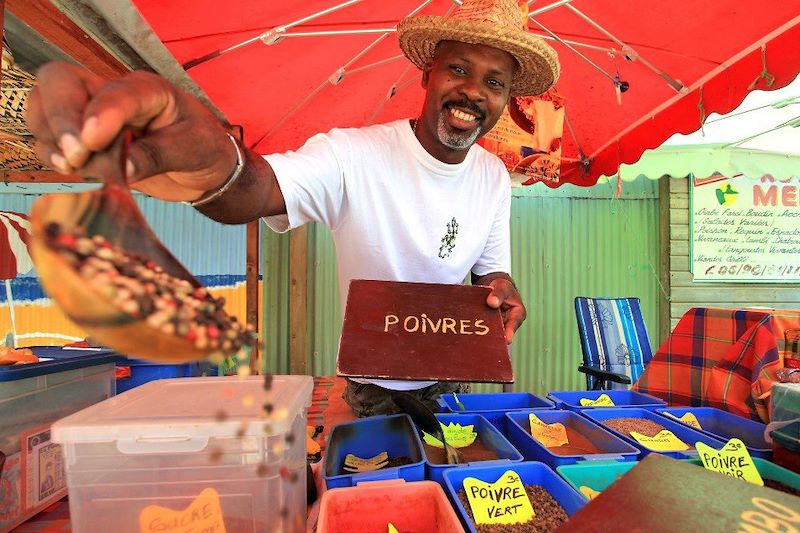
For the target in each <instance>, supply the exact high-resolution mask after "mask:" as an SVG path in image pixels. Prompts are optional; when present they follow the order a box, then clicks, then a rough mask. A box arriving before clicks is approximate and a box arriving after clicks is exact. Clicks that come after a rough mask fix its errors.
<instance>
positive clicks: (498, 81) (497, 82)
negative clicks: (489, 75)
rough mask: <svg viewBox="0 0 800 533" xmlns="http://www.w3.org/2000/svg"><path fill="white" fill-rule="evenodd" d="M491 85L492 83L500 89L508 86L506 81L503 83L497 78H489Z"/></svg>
mask: <svg viewBox="0 0 800 533" xmlns="http://www.w3.org/2000/svg"><path fill="white" fill-rule="evenodd" d="M489 85H491V86H492V87H496V88H498V89H501V88H503V87H505V86H506V85H505V83H503V82H502V81H500V80H495V79H491V80H489Z"/></svg>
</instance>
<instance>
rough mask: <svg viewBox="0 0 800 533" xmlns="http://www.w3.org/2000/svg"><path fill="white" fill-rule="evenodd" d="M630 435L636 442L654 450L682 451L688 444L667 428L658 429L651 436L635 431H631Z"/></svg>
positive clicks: (687, 447) (686, 448)
mask: <svg viewBox="0 0 800 533" xmlns="http://www.w3.org/2000/svg"><path fill="white" fill-rule="evenodd" d="M631 437H633V438H634V439H636V442H638V443H639V444H641V445H642V446H646V447H647V448H649V449H651V450H653V451H654V452H682V451H683V450H688V449H689V445H688V444H686V443H685V442H683V441H682V440H681V439H679V438H678V437H676V436H675V434H674V433H673V432H671V431H670V430H668V429H664V430H662V431H659V432H658V433H656V434H655V435H653V436H652V437H648V436H647V435H642V434H641V433H637V432H636V431H631Z"/></svg>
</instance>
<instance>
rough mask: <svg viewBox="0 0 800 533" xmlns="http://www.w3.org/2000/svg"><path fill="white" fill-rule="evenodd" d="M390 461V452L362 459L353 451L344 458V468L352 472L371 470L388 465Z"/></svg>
mask: <svg viewBox="0 0 800 533" xmlns="http://www.w3.org/2000/svg"><path fill="white" fill-rule="evenodd" d="M388 461H389V454H388V453H386V452H381V453H379V454H378V455H376V456H375V457H370V458H368V459H362V458H361V457H357V456H355V455H353V454H352V453H348V454H347V455H346V456H345V458H344V469H345V470H348V471H350V472H371V471H373V470H379V469H381V468H383V467H385V466H386V464H387V463H388Z"/></svg>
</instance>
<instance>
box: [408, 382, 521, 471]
mask: <svg viewBox="0 0 800 533" xmlns="http://www.w3.org/2000/svg"><path fill="white" fill-rule="evenodd" d="M459 398H461V397H460V396H459ZM436 418H437V419H439V422H441V423H442V424H444V425H445V426H446V425H448V424H449V423H450V422H453V423H455V424H461V425H462V426H470V425H474V426H475V427H474V431H475V432H476V433H477V434H478V438H480V439H481V441H482V442H483V444H484V446H486V447H487V448H490V449H493V450H494V451H495V452H496V453H497V457H498V458H497V459H496V460H492V461H477V462H475V463H464V464H458V465H447V464H444V465H440V464H432V463H431V462H430V461H428V456H427V454H426V453H425V447H424V446H423V448H422V455H423V457H424V458H425V478H426V479H430V480H431V481H435V482H437V483H439V484H441V485H444V472H445V470H449V469H451V468H461V467H465V466H468V465H486V464H496V463H507V464H510V463H518V462H520V461H522V455H521V454H520V453H519V452H518V451H517V449H516V448H514V446H513V445H512V444H511V443H510V442H508V439H506V438H505V437H504V436H503V434H502V433H500V430H499V429H497V428H496V427H494V425H493V424H492V423H491V422H489V421H488V420H487V419H486V418H485V417H483V416H481V415H456V414H447V413H440V414H437V415H436ZM419 437H420V439H421V438H422V431H419Z"/></svg>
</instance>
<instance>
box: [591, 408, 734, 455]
mask: <svg viewBox="0 0 800 533" xmlns="http://www.w3.org/2000/svg"><path fill="white" fill-rule="evenodd" d="M581 415H582V416H585V417H587V418H589V419H590V420H593V421H595V422H597V423H599V424H600V425H601V426H602V427H603V428H604V429H606V430H608V431H610V432H611V433H613V434H614V435H618V436H620V437H622V438H623V439H624V440H625V442H628V443H630V444H632V445H633V446H635V447H637V448H639V449H640V450H642V455H641V459H644V458H645V456H646V455H648V454H650V453H659V454H661V455H666V456H668V457H672V458H673V459H694V458H696V457H697V456H698V454H697V450H695V449H694V448H691V449H689V450H684V451H680V452H654V451H652V450H650V448H647V447H646V446H643V445H641V444H639V443H638V442H637V441H636V439H634V438H633V437H631V436H630V435H623V434H622V433H619V432H617V431H615V430H613V429H611V428H610V427H608V426H606V425H604V424H603V420H607V419H609V418H620V417H626V418H646V419H648V420H652V421H653V422H656V423H657V424H661V425H662V426H664V429H668V430H670V431H671V432H672V433H674V434H675V436H676V437H678V438H679V439H681V440H682V441H683V442H685V443H686V444H688V445H689V446H694V445H695V443H697V442H702V443H704V444H708V445H709V446H711V447H712V448H716V449H720V448H722V446H723V445H724V444H725V442H723V441H721V440H720V439H718V438H715V437H712V436H710V435H706V434H705V433H702V432H700V431H697V430H696V429H692V428H690V427H689V426H687V425H685V424H681V423H680V422H678V421H677V420H670V419H669V418H667V417H665V416H664V415H660V414H658V413H656V412H654V411H650V410H649V409H642V408H637V407H623V408H616V407H607V408H603V409H601V408H597V409H584V410H583V411H581Z"/></svg>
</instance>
